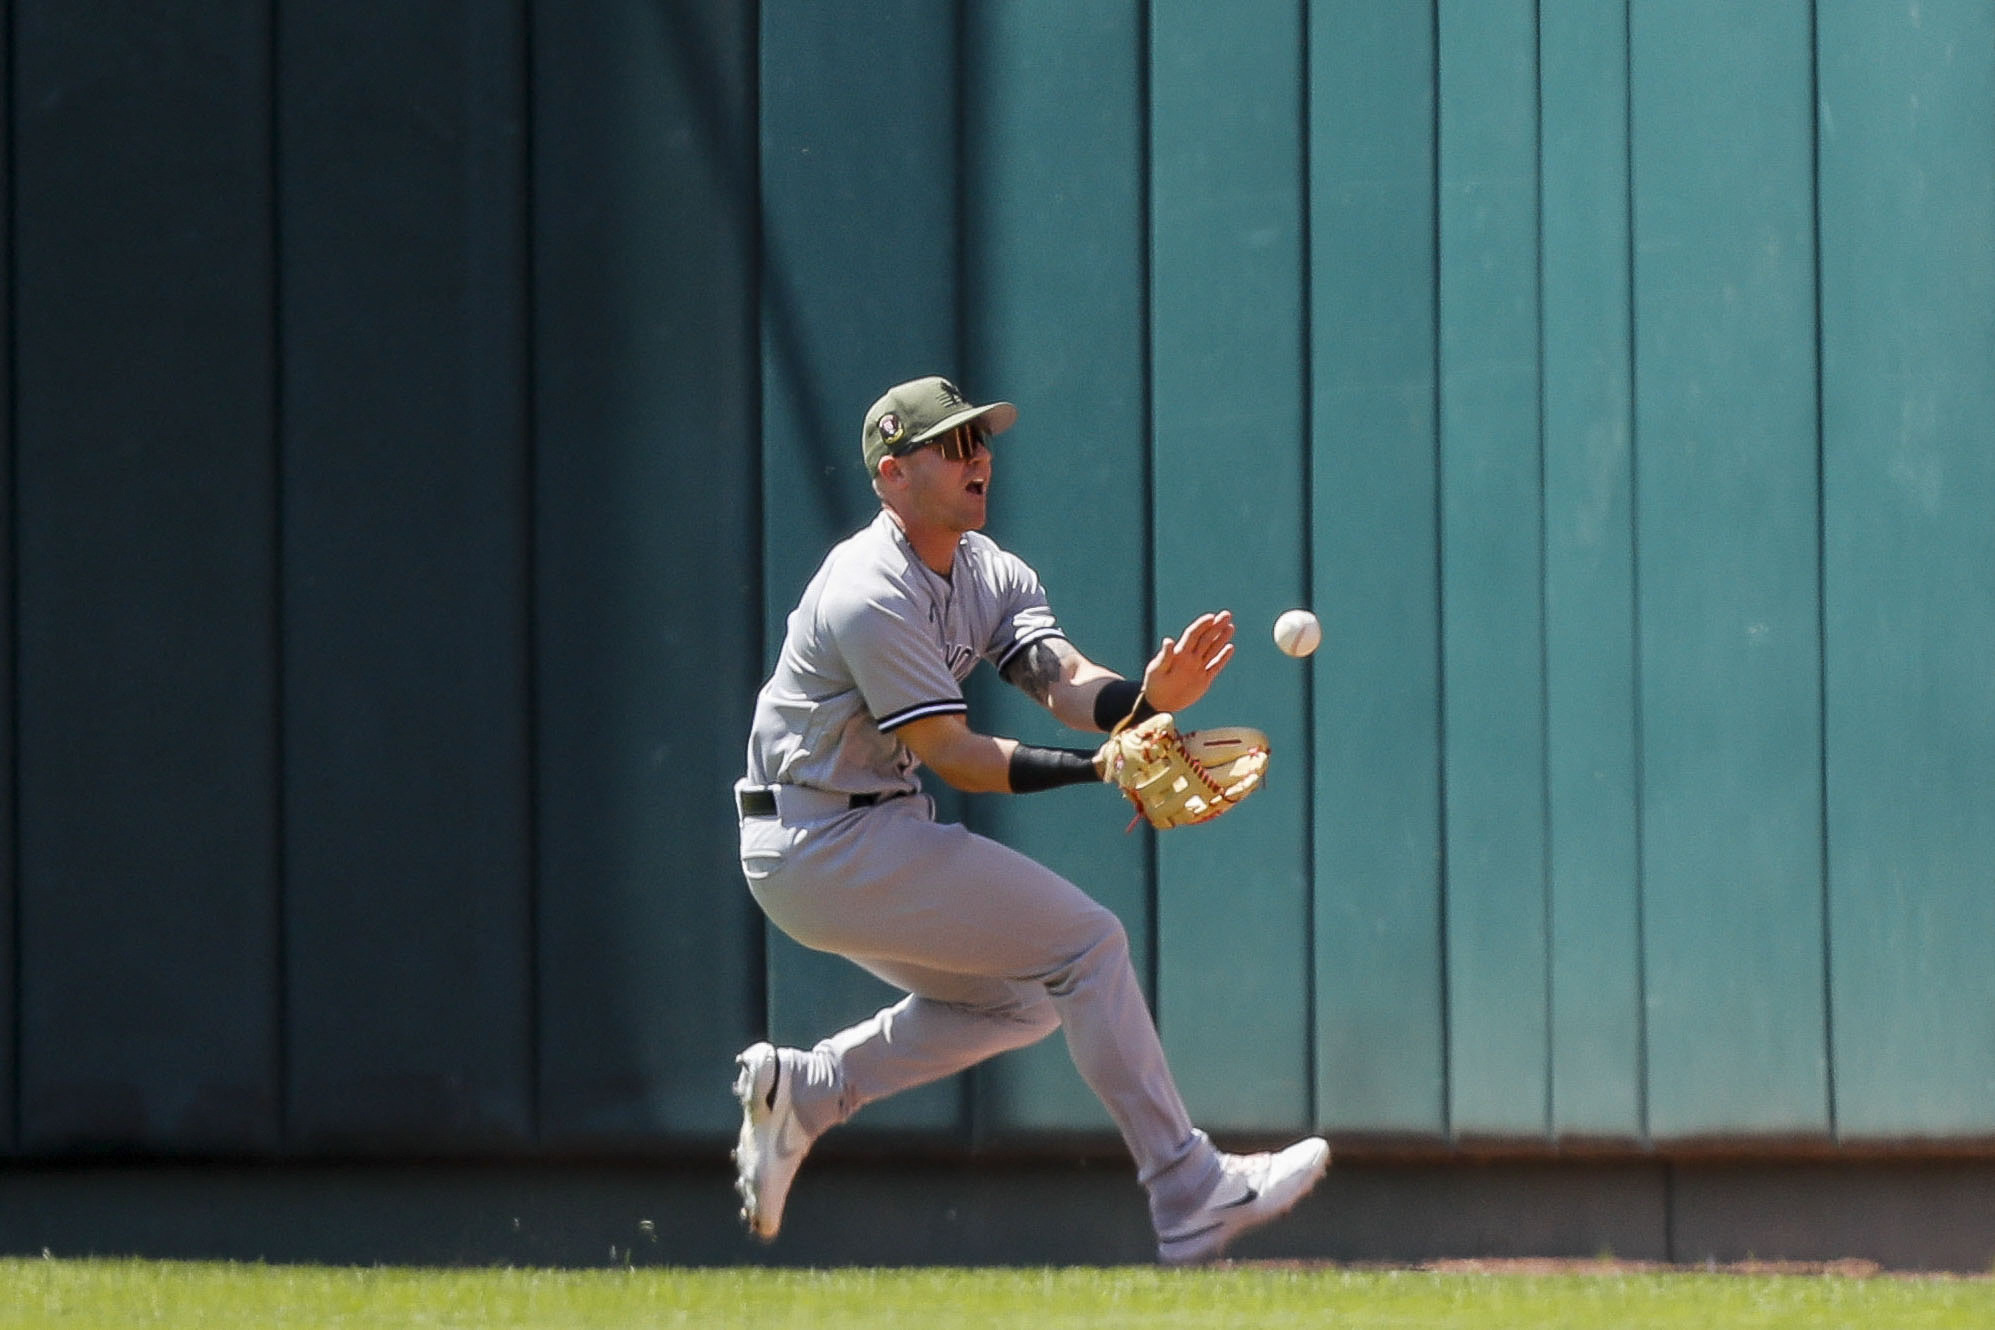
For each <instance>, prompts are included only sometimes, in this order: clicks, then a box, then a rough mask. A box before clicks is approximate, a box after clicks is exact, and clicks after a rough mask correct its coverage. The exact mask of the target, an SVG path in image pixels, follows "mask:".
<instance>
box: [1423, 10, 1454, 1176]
mask: <svg viewBox="0 0 1995 1330" xmlns="http://www.w3.org/2000/svg"><path fill="white" fill-rule="evenodd" d="M1427 23H1428V97H1429V99H1430V105H1431V106H1432V108H1433V109H1432V115H1433V129H1432V131H1431V132H1432V139H1431V141H1430V143H1429V145H1428V174H1429V184H1430V197H1429V200H1428V206H1429V207H1430V208H1432V209H1433V216H1432V237H1433V238H1432V241H1431V244H1430V251H1429V252H1430V255H1431V257H1432V264H1431V267H1430V269H1429V271H1430V275H1431V276H1432V278H1433V283H1434V288H1433V292H1432V295H1431V297H1430V299H1431V301H1432V314H1433V343H1432V346H1431V348H1430V350H1429V355H1430V357H1431V363H1432V366H1433V370H1434V380H1433V403H1432V407H1433V418H1434V424H1433V431H1434V437H1433V441H1432V442H1433V458H1434V497H1433V518H1434V560H1433V575H1434V710H1435V717H1434V772H1435V781H1434V804H1435V808H1434V814H1435V816H1434V836H1435V846H1434V855H1435V865H1436V872H1435V894H1436V904H1437V906H1438V908H1437V909H1436V910H1435V915H1434V923H1435V932H1436V933H1437V934H1438V939H1437V941H1438V945H1437V947H1436V950H1437V952H1438V955H1439V958H1440V964H1439V966H1438V967H1437V968H1438V969H1439V976H1438V977H1439V981H1440V1017H1441V1135H1442V1137H1443V1138H1444V1139H1447V1140H1452V1139H1454V1134H1455V1132H1454V1060H1455V1059H1454V1029H1453V1021H1452V1020H1451V1018H1450V1012H1449V999H1450V995H1449V982H1448V977H1449V976H1448V959H1449V958H1448V868H1449V865H1448V648H1447V642H1448V633H1447V614H1448V605H1447V595H1446V590H1447V576H1446V574H1447V564H1446V559H1447V548H1446V546H1447V535H1446V531H1447V527H1446V520H1447V514H1446V495H1445V493H1444V471H1443V462H1444V460H1445V459H1444V456H1443V453H1444V448H1443V443H1444V441H1445V438H1446V434H1447V421H1446V417H1445V415H1444V414H1443V410H1442V408H1443V405H1444V401H1443V399H1444V396H1445V394H1444V393H1443V390H1442V388H1443V385H1442V380H1443V375H1444V371H1445V368H1446V367H1445V366H1444V365H1443V364H1442V363H1441V336H1442V327H1441V318H1442V313H1443V311H1442V309H1441V287H1442V281H1441V261H1442V253H1441V218H1442V213H1443V207H1442V201H1441V189H1442V183H1441V138H1442V129H1441V0H1431V3H1430V4H1429V5H1428V7H1427Z"/></svg>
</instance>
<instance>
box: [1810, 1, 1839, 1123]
mask: <svg viewBox="0 0 1995 1330" xmlns="http://www.w3.org/2000/svg"><path fill="white" fill-rule="evenodd" d="M1821 18H1822V14H1821V8H1820V4H1819V0H1810V3H1809V6H1808V34H1809V43H1808V128H1809V139H1810V145H1811V148H1812V153H1811V161H1810V174H1809V189H1810V191H1811V197H1810V199H1809V216H1810V218H1811V219H1812V221H1813V224H1814V234H1813V237H1812V243H1813V246H1814V255H1813V259H1814V265H1815V271H1814V295H1815V311H1814V313H1815V320H1814V322H1815V652H1816V670H1817V674H1816V679H1815V704H1816V708H1817V711H1816V721H1815V727H1816V733H1815V739H1816V745H1817V768H1816V771H1817V775H1816V779H1817V787H1816V816H1817V819H1818V823H1817V825H1818V831H1819V835H1820V854H1821V867H1820V872H1821V881H1820V890H1821V925H1822V1092H1823V1097H1824V1100H1825V1102H1824V1110H1825V1112H1826V1114H1827V1123H1828V1133H1829V1139H1830V1140H1835V1139H1836V1138H1837V1136H1838V1129H1837V1126H1836V1003H1835V946H1834V934H1833V932H1832V930H1831V927H1830V925H1831V923H1832V922H1833V918H1834V915H1833V903H1834V898H1833V897H1832V896H1831V894H1830V891H1829V888H1830V881H1829V556H1828V545H1829V491H1828V466H1827V455H1828V420H1827V417H1826V416H1825V415H1824V414H1823V406H1822V397H1823V394H1822V387H1823V385H1822V346H1823V341H1822V323H1823V312H1822V311H1823V300H1822V22H1821Z"/></svg>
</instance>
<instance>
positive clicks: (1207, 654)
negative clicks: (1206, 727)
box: [1143, 610, 1233, 711]
mask: <svg viewBox="0 0 1995 1330" xmlns="http://www.w3.org/2000/svg"><path fill="white" fill-rule="evenodd" d="M1232 658H1233V611H1231V610H1221V611H1219V612H1218V613H1217V614H1201V615H1199V616H1198V617H1197V618H1196V619H1193V620H1192V621H1191V623H1190V624H1188V625H1186V627H1185V630H1184V632H1182V633H1180V634H1179V635H1178V636H1177V637H1175V638H1170V637H1167V638H1165V639H1164V644H1163V646H1161V647H1159V648H1158V649H1157V654H1156V655H1155V656H1153V657H1151V658H1150V663H1149V665H1148V666H1146V667H1145V668H1144V670H1143V697H1144V700H1146V701H1147V702H1149V704H1150V705H1151V706H1152V707H1154V708H1156V709H1157V710H1158V711H1182V710H1184V708H1186V707H1188V706H1190V705H1191V704H1192V703H1194V702H1196V701H1198V699H1200V698H1201V697H1204V696H1205V690H1206V689H1208V688H1210V687H1212V681H1213V680H1214V679H1216V678H1218V677H1219V672H1220V671H1221V670H1223V669H1225V668H1226V662H1227V661H1229V660H1231V659H1232Z"/></svg>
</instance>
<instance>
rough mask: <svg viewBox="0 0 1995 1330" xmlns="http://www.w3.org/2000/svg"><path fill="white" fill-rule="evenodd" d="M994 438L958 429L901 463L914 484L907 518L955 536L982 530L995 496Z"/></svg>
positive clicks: (968, 427)
mask: <svg viewBox="0 0 1995 1330" xmlns="http://www.w3.org/2000/svg"><path fill="white" fill-rule="evenodd" d="M988 438H989V436H988V435H986V434H985V433H984V431H983V430H982V429H981V428H979V427H978V426H976V425H959V426H957V427H956V428H955V429H953V430H951V431H949V433H947V434H945V435H943V436H942V437H941V438H939V439H935V440H932V441H931V442H929V443H927V444H924V445H923V446H922V447H920V448H917V449H915V450H914V451H913V452H911V453H909V454H907V455H906V456H905V457H903V458H902V459H901V465H902V466H903V467H905V468H906V469H907V473H908V480H909V494H908V497H909V503H910V508H911V510H912V511H910V512H909V513H908V514H907V515H908V516H911V517H914V518H916V519H918V520H920V521H922V522H925V523H928V524H930V525H933V526H938V527H944V528H947V529H948V530H951V531H976V530H980V529H981V528H982V527H983V525H984V521H985V518H986V516H987V508H986V505H987V504H988V502H989V497H990V484H991V449H990V444H989V442H988V441H987V440H988Z"/></svg>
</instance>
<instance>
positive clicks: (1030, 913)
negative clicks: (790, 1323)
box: [736, 510, 1219, 1230]
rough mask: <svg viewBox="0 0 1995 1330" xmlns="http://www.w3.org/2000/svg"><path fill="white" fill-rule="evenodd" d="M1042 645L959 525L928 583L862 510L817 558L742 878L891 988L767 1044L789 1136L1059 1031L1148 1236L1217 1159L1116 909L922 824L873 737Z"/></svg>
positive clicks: (1004, 562) (807, 942) (757, 775)
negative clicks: (863, 520)
mask: <svg viewBox="0 0 1995 1330" xmlns="http://www.w3.org/2000/svg"><path fill="white" fill-rule="evenodd" d="M1060 636H1064V634H1062V633H1061V632H1060V628H1059V625H1058V623H1057V622H1056V621H1055V619H1054V617H1053V613H1052V611H1051V610H1050V609H1049V608H1048V607H1047V603H1046V596H1045V593H1044V592H1043V591H1042V590H1041V588H1040V585H1039V579H1038V577H1037V576H1036V575H1035V574H1034V573H1033V571H1032V569H1031V568H1029V567H1027V566H1026V564H1025V563H1024V562H1023V561H1022V560H1020V559H1018V558H1017V557H1016V556H1014V555H1012V554H1009V553H1007V552H1006V551H1004V550H1002V549H1000V548H999V547H998V546H997V545H996V544H995V543H994V542H993V541H991V540H990V539H989V538H987V537H985V536H983V535H981V534H979V533H976V532H970V533H968V534H966V535H964V536H963V538H962V540H961V542H960V543H959V545H958V546H957V550H956V558H955V563H954V566H953V567H952V569H951V571H950V575H949V576H948V577H947V578H945V577H943V576H941V575H940V574H938V573H936V572H934V571H933V570H931V569H930V568H928V567H927V566H926V565H925V564H924V563H923V562H922V561H921V559H920V558H919V557H917V555H916V554H915V552H914V550H913V549H912V548H911V547H910V546H909V544H908V541H907V538H906V536H905V535H903V534H902V532H901V529H900V526H899V525H898V523H896V522H895V521H894V519H893V518H892V516H891V515H889V514H888V513H887V512H886V511H884V510H882V512H881V513H880V515H879V516H878V517H876V518H875V519H874V520H873V522H872V523H871V524H869V525H868V526H866V527H864V528H863V529H861V530H860V531H859V532H857V533H856V534H854V535H853V536H851V537H850V538H849V539H847V540H845V541H843V542H842V543H840V544H839V545H838V546H836V547H835V548H833V550H832V551H831V553H830V554H829V555H827V556H826V558H825V560H824V563H823V565H822V566H821V567H820V568H819V569H818V571H817V573H816V575H815V576H814V577H813V578H812V579H811V582H810V586H809V588H808V589H807V590H806V591H805V592H804V596H803V599H802V601H801V602H800V603H799V605H798V606H797V608H796V610H795V611H794V612H793V613H792V614H791V615H790V619H789V626H788V632H787V634H786V636H785V638H784V642H783V649H782V654H781V657H780V659H779V661H778V663H777V665H776V669H775V672H774V674H773V675H772V676H771V677H770V679H769V681H768V683H767V684H765V685H764V686H763V688H762V691H761V693H760V695H759V696H758V698H757V700H756V706H755V720H754V726H753V730H752V733H751V735H750V738H749V743H748V774H747V778H746V779H745V780H743V781H742V782H741V783H740V784H739V785H738V786H737V787H736V788H737V800H738V802H739V803H740V807H741V812H742V814H743V816H742V819H741V866H742V872H743V873H744V875H745V876H746V877H747V879H748V885H749V889H750V891H751V892H753V894H754V896H755V900H756V902H757V903H758V904H759V905H760V906H761V907H762V910H763V912H764V913H765V914H766V915H767V916H768V917H769V919H770V920H771V921H772V922H773V923H774V924H775V925H776V926H777V927H778V928H780V929H782V930H783V931H784V932H785V933H787V934H789V935H790V936H791V937H792V938H795V939H796V940H797V941H798V942H800V943H802V944H803V945H804V946H807V947H811V948H814V949H816V950H819V951H828V952H834V953H837V954H839V955H842V956H845V957H847V958H848V959H850V960H852V961H854V962H855V963H857V964H858V965H860V966H862V967H863V968H865V969H866V970H868V971H870V972H872V973H873V974H875V975H878V976H879V977H880V978H882V979H884V980H886V981H887V982H888V983H890V984H893V985H894V986H895V987H897V988H900V989H902V990H904V991H905V992H906V993H907V994H908V996H907V997H906V998H905V999H904V1000H902V1001H901V1002H899V1003H897V1004H896V1005H894V1006H891V1007H888V1008H886V1009H885V1010H883V1011H880V1012H878V1013H876V1014H875V1015H873V1016H871V1017H869V1018H868V1019H866V1020H864V1021H861V1022H860V1023H858V1024H857V1025H854V1026H852V1027H851V1028H850V1029H847V1030H843V1031H840V1032H839V1033H837V1034H835V1035H832V1036H831V1037H830V1038H828V1039H826V1040H824V1041H823V1042H822V1043H820V1044H818V1045H817V1046H816V1047H815V1048H814V1049H811V1050H808V1051H803V1050H793V1049H785V1050H783V1052H782V1054H781V1056H782V1057H783V1060H784V1069H785V1070H786V1071H787V1072H789V1073H791V1074H792V1076H793V1077H794V1079H793V1080H792V1082H791V1086H792V1094H793V1095H794V1099H795V1104H796V1112H797V1117H798V1120H799V1122H800V1123H801V1125H802V1126H803V1128H804V1129H805V1130H806V1131H807V1132H809V1133H810V1134H811V1135H812V1136H813V1137H815V1136H817V1135H819V1134H821V1133H823V1132H824V1131H826V1130H827V1129H829V1128H830V1127H832V1126H835V1125H836V1124H838V1123H840V1122H843V1121H844V1120H846V1119H847V1118H849V1117H850V1116H851V1115H852V1114H853V1113H854V1112H856V1111H857V1110H858V1109H859V1108H860V1107H861V1106H862V1105H864V1104H866V1103H869V1102H871V1101H872V1100H875V1099H880V1098H883V1097H885V1096H887V1095H890V1094H893V1093H895V1092H897V1091H900V1090H905V1089H909V1088H911V1087H913V1086H916V1085H921V1084H924V1083H926V1082H929V1081H932V1080H935V1079H938V1078H940V1077H943V1076H947V1075H949V1074H951V1073H953V1072H957V1071H961V1070H963V1069H964V1068H966V1067H970V1066H973V1065H974V1064H976V1063H978V1062H981V1061H983V1060H984V1059H986V1058H989V1057H991V1056H993V1055H995V1054H997V1053H1001V1052H1004V1051H1005V1050H1007V1049H1012V1048H1018V1047H1022V1046H1024V1045H1026V1044H1030V1043H1033V1042H1035V1041H1037V1040H1039V1039H1042V1038H1044V1037H1045V1036H1046V1035H1048V1034H1050V1033H1051V1032H1052V1031H1053V1029H1054V1028H1055V1027H1056V1026H1064V1027H1065V1029H1066V1034H1067V1044H1068V1049H1069V1051H1070V1053H1071V1054H1072V1056H1073V1059H1074V1063H1075V1065H1076V1066H1077V1067H1078V1068H1079V1069H1080V1072H1081V1075H1082V1076H1083V1077H1084V1078H1085V1079H1086V1081H1087V1083H1088V1085H1089V1086H1090V1087H1091V1088H1092V1089H1093V1090H1094V1092H1095V1094H1096V1095H1097V1096H1099V1097H1100V1099H1101V1101H1102V1103H1103V1104H1104V1105H1105V1106H1106V1107H1107V1109H1108V1111H1109V1114H1110V1116H1111V1117H1112V1118H1113V1119H1114V1120H1115V1123H1116V1125H1117V1127H1118V1128H1119V1129H1120V1130H1121V1133H1122V1136H1123V1139H1124V1140H1125V1141H1126V1142H1127V1143H1128V1146H1129V1150H1130V1153H1131V1154H1132V1155H1133V1156H1134V1158H1135V1161H1136V1165H1137V1176H1138V1178H1139V1180H1140V1181H1141V1182H1142V1183H1143V1185H1144V1186H1145V1187H1146V1188H1148V1190H1149V1194H1150V1208H1151V1214H1152V1217H1153V1219H1154V1220H1155V1222H1156V1223H1157V1225H1158V1227H1159V1229H1160V1230H1162V1229H1163V1228H1165V1227H1166V1226H1168V1225H1170V1224H1172V1223H1174V1222H1176V1221H1177V1220H1178V1219H1179V1218H1181V1217H1182V1216H1183V1215H1184V1214H1186V1213H1187V1212H1189V1211H1190V1210H1192V1209H1193V1208H1194V1207H1195V1206H1196V1205H1197V1204H1198V1203H1199V1202H1200V1201H1201V1200H1202V1199H1203V1198H1204V1197H1205V1196H1206V1194H1207V1193H1208V1192H1210V1191H1211V1189H1212V1188H1213V1186H1214V1184H1215V1180H1216V1178H1217V1177H1218V1172H1219V1156H1218V1153H1217V1152H1216V1151H1215V1150H1214V1148H1213V1146H1212V1144H1211V1143H1210V1142H1209V1141H1208V1140H1207V1139H1206V1137H1205V1135H1204V1133H1202V1132H1200V1131H1198V1130H1197V1129H1195V1128H1194V1127H1193V1126H1192V1124H1191V1121H1190V1117H1189V1115H1188V1114H1187V1113H1186V1110H1185V1106H1184V1103H1183V1101H1182V1100H1181V1099H1180V1098H1179V1095H1178V1091H1177V1087H1176V1085H1175V1084H1174V1083H1173V1081H1172V1079H1171V1075H1170V1070H1169V1068H1168V1067H1167V1065H1166V1063H1165V1060H1164V1053H1163V1048H1162V1045H1161V1044H1160V1043H1159V1041H1158V1038H1157V1032H1156V1026H1155V1023H1154V1022H1153V1021H1152V1020H1151V1017H1150V1012H1149V1009H1148V1007H1147V1006H1146V1005H1145V1003H1144V1000H1143V994H1142V990H1141V988H1140V986H1139V985H1138V984H1137V981H1136V974H1135V970H1134V969H1133V967H1132V966H1131V963H1130V957H1129V943H1128V938H1127V936H1126V934H1125V933H1124V931H1123V928H1122V925H1121V922H1120V921H1119V920H1117V919H1116V917H1115V915H1114V914H1113V913H1111V912H1110V911H1109V910H1107V909H1105V908H1104V907H1103V906H1101V905H1100V904H1099V903H1097V902H1096V901H1095V900H1093V899H1092V898H1091V897H1089V896H1088V895H1087V894H1086V893H1085V892H1083V891H1082V890H1081V889H1080V888H1078V887H1076V886H1074V885H1073V884H1072V883H1070V882H1068V881H1067V880H1066V879H1065V878H1062V877H1061V876H1060V875H1059V874H1057V873H1054V872H1053V871H1051V870H1050V869H1048V868H1046V867H1044V866H1042V865H1040V864H1038V863H1036V862H1035V861H1033V860H1032V859H1029V858H1027V857H1026V856H1025V855H1022V854H1019V853H1018V852H1016V851H1014V850H1011V849H1008V848H1007V847H1005V846H1003V845H1000V844H998V843H997V842H995V841H992V840H989V839H987V838H985V837H983V836H978V835H975V834H973V833H971V832H970V831H968V830H966V829H965V828H963V827H961V826H958V825H954V824H945V823H938V822H936V821H935V810H934V804H933V801H932V800H930V799H929V798H927V797H926V796H925V795H922V794H921V793H920V784H919V782H918V781H917V779H916V777H915V774H914V773H915V767H916V766H917V760H916V758H915V757H914V755H913V754H912V753H911V752H909V751H908V749H907V748H906V747H905V746H904V745H903V744H901V743H899V742H898V741H897V740H896V739H895V738H894V737H893V732H894V730H895V729H896V728H898V727H899V726H902V725H905V724H907V723H908V722H910V721H912V720H915V719H917V718H919V717H923V716H931V715H937V714H946V713H951V712H954V713H964V712H967V710H968V706H967V704H966V703H965V701H964V699H963V693H962V681H963V679H965V678H966V677H968V675H969V674H970V672H971V670H972V669H973V668H975V666H976V663H977V661H979V660H987V661H990V662H991V663H992V664H993V665H995V666H997V667H998V668H999V669H1002V668H1003V667H1004V665H1005V664H1006V662H1007V661H1009V660H1010V659H1011V657H1012V656H1014V655H1015V654H1016V653H1018V652H1020V651H1022V650H1024V649H1026V648H1027V647H1029V646H1030V645H1031V644H1032V643H1034V642H1037V641H1041V640H1043V639H1045V638H1048V637H1060ZM855 796H857V797H856V798H855Z"/></svg>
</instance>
